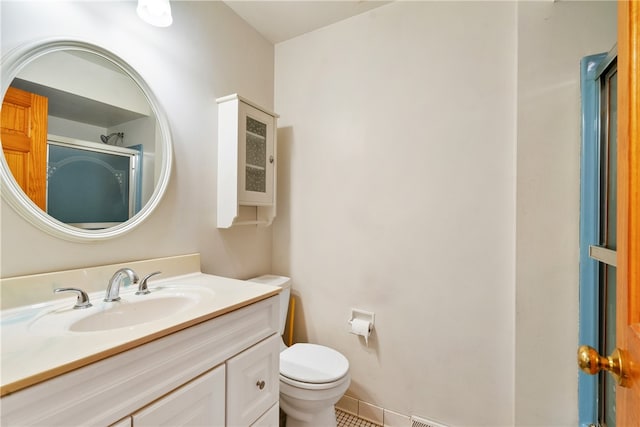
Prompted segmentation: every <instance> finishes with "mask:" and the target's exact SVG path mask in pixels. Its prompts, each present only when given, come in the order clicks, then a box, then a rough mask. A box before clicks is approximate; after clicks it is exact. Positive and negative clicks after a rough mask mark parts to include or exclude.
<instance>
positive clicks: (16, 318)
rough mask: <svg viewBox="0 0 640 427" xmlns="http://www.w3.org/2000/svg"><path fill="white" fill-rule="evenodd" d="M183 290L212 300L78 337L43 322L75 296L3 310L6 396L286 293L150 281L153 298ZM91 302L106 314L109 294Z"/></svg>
mask: <svg viewBox="0 0 640 427" xmlns="http://www.w3.org/2000/svg"><path fill="white" fill-rule="evenodd" d="M181 287H182V288H184V289H189V288H199V289H202V288H206V289H207V292H205V294H206V297H205V298H203V299H202V300H201V301H200V302H198V303H197V304H195V305H194V306H193V307H190V308H189V309H187V310H184V311H180V312H177V313H173V314H171V315H168V316H166V317H163V318H162V319H160V320H157V321H153V322H148V323H141V324H137V325H134V326H128V327H123V328H118V329H111V330H106V331H95V332H72V331H68V330H64V329H62V328H61V329H60V330H57V329H56V328H55V327H52V326H49V327H43V326H42V323H43V322H37V320H38V319H39V318H40V316H42V315H43V314H44V313H51V312H52V311H58V312H60V311H66V310H69V311H71V310H72V307H73V304H74V303H75V296H74V295H72V294H70V296H69V298H68V299H67V298H65V299H63V300H59V299H58V300H55V301H51V302H45V303H41V304H35V305H32V306H28V307H18V308H14V309H9V310H3V311H2V317H1V321H0V327H1V329H0V331H1V336H2V341H1V344H2V346H1V357H2V359H1V366H0V367H1V369H0V379H1V389H0V390H1V392H0V395H1V396H4V395H6V394H9V393H13V392H15V391H18V390H20V389H23V388H25V387H28V386H31V385H34V384H37V383H39V382H42V381H45V380H47V379H50V378H53V377H55V376H57V375H60V374H63V373H66V372H70V371H72V370H74V369H77V368H80V367H82V366H85V365H88V364H90V363H93V362H96V361H98V360H102V359H104V358H107V357H110V356H112V355H114V354H117V353H121V352H123V351H126V350H129V349H131V348H134V347H137V346H139V345H141V344H145V343H147V342H150V341H152V340H155V339H158V338H160V337H163V336H166V335H168V334H171V333H173V332H176V331H179V330H182V329H184V328H187V327H190V326H193V325H195V324H197V323H200V322H203V321H206V320H209V319H212V318H214V317H217V316H220V315H223V314H225V313H228V312H230V311H233V310H236V309H238V308H242V307H245V306H247V305H250V304H252V303H254V302H257V301H260V300H263V299H266V298H268V297H271V296H273V295H277V294H278V293H279V292H280V288H277V287H273V286H268V285H263V284H260V283H255V282H246V281H241V280H235V279H228V278H224V277H219V276H212V275H208V274H203V273H192V274H187V275H182V276H175V277H171V278H166V279H162V280H155V281H150V285H149V289H150V290H151V292H152V294H153V292H154V289H155V290H156V292H157V293H158V294H159V293H161V292H162V290H163V289H170V288H171V289H174V290H175V289H177V288H181ZM135 290H136V289H134V286H129V288H128V289H126V290H122V291H121V295H122V296H123V297H127V296H130V295H132V294H133V293H135ZM89 296H90V297H91V301H92V303H94V306H96V308H95V310H100V306H101V304H102V303H101V301H102V298H104V291H101V292H95V293H91V294H89ZM137 298H144V296H139V297H137ZM107 304H117V303H107ZM102 305H104V304H102ZM93 309H94V308H93V307H92V308H90V309H87V310H93ZM36 325H37V327H36ZM45 326H46V325H45Z"/></svg>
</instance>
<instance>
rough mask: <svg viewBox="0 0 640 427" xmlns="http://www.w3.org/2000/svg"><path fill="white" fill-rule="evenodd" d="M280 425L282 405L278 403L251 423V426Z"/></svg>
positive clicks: (276, 426) (275, 426)
mask: <svg viewBox="0 0 640 427" xmlns="http://www.w3.org/2000/svg"><path fill="white" fill-rule="evenodd" d="M279 426H280V405H278V404H277V403H276V404H275V405H273V406H272V407H271V409H269V410H268V411H267V412H266V413H265V414H264V415H263V416H261V417H260V418H258V420H257V421H256V422H255V423H253V424H251V427H279Z"/></svg>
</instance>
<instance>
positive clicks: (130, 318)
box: [69, 296, 197, 332]
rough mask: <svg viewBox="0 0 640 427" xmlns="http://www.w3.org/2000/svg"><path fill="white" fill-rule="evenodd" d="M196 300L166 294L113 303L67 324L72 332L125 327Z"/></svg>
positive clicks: (186, 307)
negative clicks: (160, 296)
mask: <svg viewBox="0 0 640 427" xmlns="http://www.w3.org/2000/svg"><path fill="white" fill-rule="evenodd" d="M196 302H197V300H195V299H193V298H188V297H183V296H166V297H162V298H153V299H147V300H142V299H141V300H138V301H135V302H128V301H126V300H124V301H121V302H117V303H114V304H113V306H112V307H110V308H108V309H106V310H104V311H99V312H97V313H94V314H91V315H89V316H87V317H83V318H81V319H79V320H77V321H75V322H73V323H72V324H71V325H70V326H69V330H70V331H74V332H94V331H104V330H107V329H118V328H125V327H128V326H134V325H138V324H140V323H146V322H153V321H154V320H157V319H160V318H163V317H166V316H167V315H171V314H175V313H178V312H181V311H183V310H186V309H188V308H189V307H190V306H193V305H194V304H195V303H196Z"/></svg>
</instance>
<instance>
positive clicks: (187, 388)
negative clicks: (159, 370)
mask: <svg viewBox="0 0 640 427" xmlns="http://www.w3.org/2000/svg"><path fill="white" fill-rule="evenodd" d="M224 411H225V366H224V365H222V366H220V367H218V368H216V369H214V370H212V371H209V372H207V373H206V374H204V375H202V376H200V377H198V378H196V379H195V380H193V381H191V382H189V383H187V384H185V385H184V386H182V387H180V388H178V389H176V390H175V391H173V392H171V393H169V394H168V395H166V396H165V397H163V398H162V399H160V400H158V401H156V402H155V403H153V404H151V405H149V406H147V407H146V408H144V409H142V410H141V411H139V412H136V413H135V414H133V417H132V418H133V427H145V426H148V427H157V426H170V427H196V426H224V419H225V415H224Z"/></svg>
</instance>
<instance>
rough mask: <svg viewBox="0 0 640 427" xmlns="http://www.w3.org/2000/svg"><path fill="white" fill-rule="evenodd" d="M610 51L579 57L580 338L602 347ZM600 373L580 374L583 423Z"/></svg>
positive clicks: (594, 409)
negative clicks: (604, 98) (603, 116)
mask: <svg viewBox="0 0 640 427" xmlns="http://www.w3.org/2000/svg"><path fill="white" fill-rule="evenodd" d="M616 56H617V50H616V48H615V47H614V48H613V49H612V50H611V51H609V52H608V53H600V54H596V55H590V56H586V57H584V58H583V59H582V60H581V61H580V90H581V97H582V101H581V105H582V112H581V114H582V117H581V118H582V129H581V130H582V132H581V134H582V141H581V156H580V279H579V328H578V342H579V343H580V344H581V345H589V346H591V347H593V348H599V343H600V336H599V330H600V327H599V325H600V319H599V312H600V309H599V305H600V298H599V276H600V273H599V262H600V261H598V260H596V259H594V258H592V257H591V255H590V247H591V246H592V245H599V244H600V196H601V194H600V160H601V159H600V157H601V156H600V154H601V146H600V142H601V141H600V134H601V128H600V77H601V75H602V73H603V72H605V70H607V69H608V67H609V65H611V63H612V62H613V60H614V59H616ZM598 380H599V378H598V376H597V375H588V374H585V373H584V372H581V371H580V373H579V375H578V421H579V425H580V427H588V426H590V425H597V424H598V407H599V403H598V400H599V399H598V396H599V394H598V393H599V387H598Z"/></svg>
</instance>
